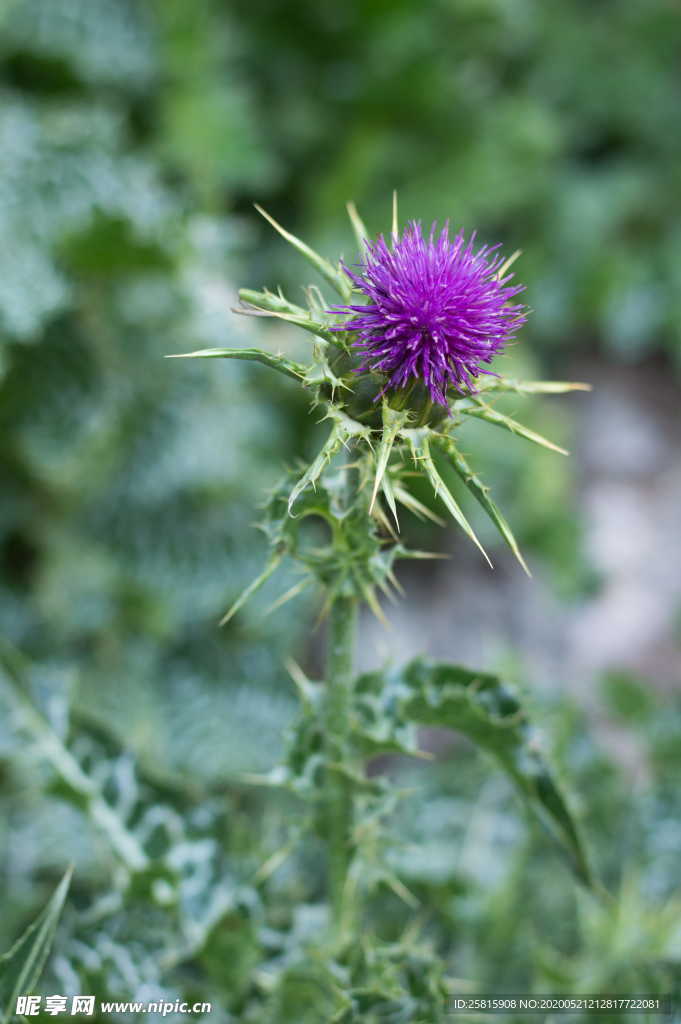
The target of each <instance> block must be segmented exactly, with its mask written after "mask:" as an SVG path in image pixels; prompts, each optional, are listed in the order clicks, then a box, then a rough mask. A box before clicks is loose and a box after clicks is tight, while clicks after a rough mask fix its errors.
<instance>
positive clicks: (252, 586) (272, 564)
mask: <svg viewBox="0 0 681 1024" xmlns="http://www.w3.org/2000/svg"><path fill="white" fill-rule="evenodd" d="M283 557H284V556H283V554H280V553H279V552H277V553H276V554H274V555H272V557H271V558H270V559H269V561H268V562H267V565H266V566H265V568H264V569H263V571H262V572H261V573H260V575H259V576H256V578H255V579H254V580H253V581H252V582H251V583H249V584H248V586H247V587H246V589H245V590H242V591H241V593H240V594H239V596H238V597H237V599H236V601H235V602H234V604H233V605H232V606H231V608H230V609H229V610H228V611H227V612H225V614H224V615H223V616H222V618H221V619H220V625H221V626H226V625H227V623H228V622H229V620H230V619H231V618H233V617H234V616H235V615H236V613H237V612H238V611H239V609H240V608H243V606H244V605H245V604H246V602H247V601H248V600H249V598H251V597H252V596H253V594H255V592H256V591H257V590H260V587H262V585H263V584H264V583H266V582H267V580H268V579H269V578H270V576H271V575H272V573H274V572H276V570H277V569H278V568H279V566H280V564H281V561H282V559H283Z"/></svg>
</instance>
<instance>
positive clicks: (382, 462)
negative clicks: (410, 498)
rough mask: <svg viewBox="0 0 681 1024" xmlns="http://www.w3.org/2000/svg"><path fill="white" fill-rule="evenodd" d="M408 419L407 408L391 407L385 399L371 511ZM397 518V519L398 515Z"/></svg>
mask: <svg viewBox="0 0 681 1024" xmlns="http://www.w3.org/2000/svg"><path fill="white" fill-rule="evenodd" d="M408 419H409V413H408V412H407V411H406V410H398V409H391V407H390V406H389V405H388V402H387V401H386V399H383V432H382V434H381V441H380V444H379V446H378V452H377V455H376V475H375V477H374V489H373V491H372V494H371V503H370V505H369V512H371V511H372V509H373V507H374V502H375V501H376V497H377V495H378V489H379V487H380V486H381V481H382V480H383V476H384V474H385V471H386V468H387V466H388V460H389V458H390V452H391V451H392V447H393V445H394V443H395V439H396V438H397V435H398V434H399V432H400V431H401V430H402V428H403V427H404V425H405V424H406V423H407V421H408ZM392 511H393V515H395V511H394V509H393V510H392ZM395 519H396V520H397V516H396V515H395Z"/></svg>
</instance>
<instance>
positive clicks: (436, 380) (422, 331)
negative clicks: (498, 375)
mask: <svg viewBox="0 0 681 1024" xmlns="http://www.w3.org/2000/svg"><path fill="white" fill-rule="evenodd" d="M436 231H437V225H436V224H433V226H432V228H431V230H430V235H429V237H428V239H427V240H426V239H425V238H424V237H423V232H422V230H421V224H420V223H419V222H418V221H412V222H410V223H409V224H408V225H407V227H406V228H405V230H404V234H403V235H402V237H401V238H398V237H395V238H394V239H393V243H392V248H389V247H388V245H387V244H386V242H385V239H384V238H383V236H382V235H380V236H379V238H378V240H377V241H375V242H365V246H366V255H365V259H364V261H363V262H362V263H360V264H359V265H358V267H357V271H358V272H357V273H354V272H353V271H352V270H350V269H348V268H347V267H345V268H344V269H345V273H346V274H347V275H348V277H349V278H350V279H351V281H352V282H353V283H354V284H355V285H356V287H357V288H359V289H360V291H362V292H364V294H365V295H366V296H367V297H368V298H369V299H370V302H369V304H368V305H362V306H359V305H349V306H341V307H338V308H335V309H333V310H330V312H333V313H345V314H354V315H353V316H352V318H351V319H350V320H348V321H346V322H345V323H344V324H342V325H337V326H335V327H334V328H333V330H335V331H357V332H358V337H357V338H356V339H355V341H354V342H353V344H354V345H355V347H356V348H357V349H359V350H360V351H361V352H362V353H363V360H362V364H361V366H360V367H359V370H360V371H378V372H380V373H384V374H386V375H387V376H388V380H387V382H386V384H385V387H384V388H383V390H382V391H381V393H380V394H379V395H378V396H377V397H378V398H380V397H381V395H383V394H385V392H386V391H389V390H391V389H396V388H402V387H404V386H405V385H406V384H407V383H408V382H409V380H410V378H414V379H415V380H421V381H423V382H424V384H425V385H426V387H427V388H428V391H429V393H430V397H431V399H432V400H433V401H434V402H440V403H441V404H442V405H445V406H446V405H447V398H446V392H447V388H448V387H449V386H450V385H451V386H453V387H455V388H456V389H457V390H462V389H463V388H465V389H466V390H471V391H472V390H474V384H473V381H474V378H476V377H477V376H478V375H479V374H480V373H491V372H492V371H490V370H484V369H483V368H482V366H481V364H482V363H489V362H491V360H492V358H493V357H494V356H495V355H496V354H497V352H500V351H501V350H502V349H503V347H504V345H505V344H506V343H507V342H508V341H510V340H512V338H513V336H514V333H515V331H516V330H517V329H518V328H519V327H520V326H521V325H522V324H523V323H524V322H525V320H526V307H525V306H523V305H516V304H513V303H512V302H511V300H512V299H513V298H514V297H515V296H516V295H517V294H518V293H519V292H521V291H522V290H523V286H522V285H511V284H509V283H508V282H509V281H510V280H511V278H512V277H513V275H512V274H507V275H505V276H504V277H503V278H501V279H499V276H498V275H499V270H500V269H501V268H502V266H503V263H504V261H503V258H502V256H501V255H499V254H496V250H497V249H498V248H499V246H498V245H495V246H492V247H489V246H486V245H485V246H482V248H480V249H478V251H477V252H474V251H473V244H474V241H475V233H474V234H473V235H472V237H471V239H470V241H469V242H468V244H466V241H465V238H464V234H463V231H460V232H459V234H458V235H457V236H456V238H454V239H453V241H450V239H449V224H448V223H446V224H445V226H444V228H443V229H442V231H441V232H440V234H439V236H437V237H436Z"/></svg>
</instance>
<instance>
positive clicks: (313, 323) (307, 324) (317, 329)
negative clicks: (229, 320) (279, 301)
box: [234, 309, 346, 352]
mask: <svg viewBox="0 0 681 1024" xmlns="http://www.w3.org/2000/svg"><path fill="white" fill-rule="evenodd" d="M234 312H235V313H240V314H242V315H243V316H263V317H270V316H271V317H274V318H275V319H276V320H284V321H286V323H287V324H295V325H296V327H302V328H303V330H304V331H309V332H310V334H314V335H315V337H317V338H322V339H323V340H324V341H327V342H328V343H329V344H330V345H335V346H336V348H341V349H343V351H344V352H345V351H346V345H345V344H344V342H343V341H342V340H341V338H342V334H340V333H338V332H334V331H331V330H329V328H328V327H327V325H326V324H323V323H320V321H319V320H313V319H312V317H311V316H310V314H309V313H306V312H303V313H302V314H301V315H300V316H298V315H296V314H293V313H278V312H277V311H276V310H274V309H258V310H247V309H235V310H234Z"/></svg>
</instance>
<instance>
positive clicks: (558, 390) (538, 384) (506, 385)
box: [477, 376, 591, 395]
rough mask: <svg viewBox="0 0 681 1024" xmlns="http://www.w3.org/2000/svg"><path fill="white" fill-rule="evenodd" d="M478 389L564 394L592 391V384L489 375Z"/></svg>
mask: <svg viewBox="0 0 681 1024" xmlns="http://www.w3.org/2000/svg"><path fill="white" fill-rule="evenodd" d="M477 389H478V391H513V392H515V393H516V394H519V395H564V394H566V393H567V392H568V391H591V384H584V383H582V382H580V381H567V380H511V379H510V378H508V377H491V376H490V377H487V378H486V379H485V380H484V381H480V382H479V383H478V388H477Z"/></svg>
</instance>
